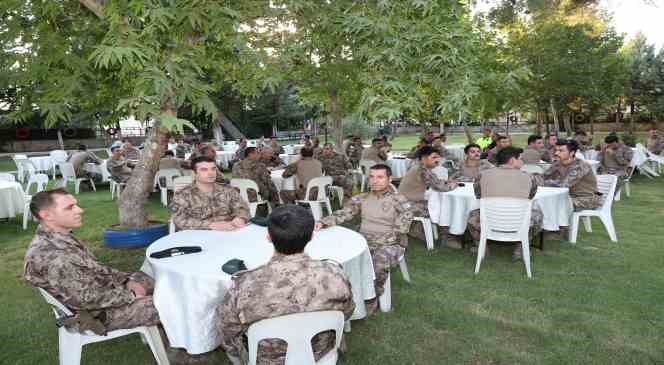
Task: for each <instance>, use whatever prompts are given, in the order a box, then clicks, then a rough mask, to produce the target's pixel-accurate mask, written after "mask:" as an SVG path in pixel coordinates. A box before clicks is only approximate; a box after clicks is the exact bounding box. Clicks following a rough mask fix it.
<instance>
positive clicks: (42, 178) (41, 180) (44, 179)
mask: <svg viewBox="0 0 664 365" xmlns="http://www.w3.org/2000/svg"><path fill="white" fill-rule="evenodd" d="M33 184H34V185H37V190H36V193H38V192H40V191H44V187H45V186H46V185H47V184H48V175H46V174H34V175H32V176H30V180H28V184H27V185H26V186H25V193H26V194H30V189H31V188H32V185H33Z"/></svg>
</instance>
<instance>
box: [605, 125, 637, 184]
mask: <svg viewBox="0 0 664 365" xmlns="http://www.w3.org/2000/svg"><path fill="white" fill-rule="evenodd" d="M604 142H605V145H604V146H602V151H601V152H600V153H599V170H598V173H600V174H611V175H616V176H618V177H621V178H622V177H626V176H627V175H629V172H628V171H629V168H630V163H631V162H632V157H633V156H634V151H632V149H631V148H630V147H629V146H625V145H624V144H622V143H621V142H620V139H618V136H615V135H609V136H606V138H605V139H604Z"/></svg>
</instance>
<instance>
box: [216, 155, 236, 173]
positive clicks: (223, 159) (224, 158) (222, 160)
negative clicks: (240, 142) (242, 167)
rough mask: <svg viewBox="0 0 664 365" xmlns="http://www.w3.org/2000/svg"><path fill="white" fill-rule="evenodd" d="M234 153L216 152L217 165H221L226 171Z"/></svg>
mask: <svg viewBox="0 0 664 365" xmlns="http://www.w3.org/2000/svg"><path fill="white" fill-rule="evenodd" d="M233 156H235V152H231V151H217V163H218V164H221V166H223V168H225V169H227V168H228V166H229V165H230V162H231V161H232V160H233Z"/></svg>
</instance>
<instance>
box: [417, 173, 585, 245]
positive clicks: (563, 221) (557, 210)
mask: <svg viewBox="0 0 664 365" xmlns="http://www.w3.org/2000/svg"><path fill="white" fill-rule="evenodd" d="M426 195H427V199H428V203H429V204H428V205H429V215H430V216H431V221H432V222H433V223H436V224H438V225H439V226H444V227H449V230H450V233H451V234H454V235H461V234H463V233H464V232H465V231H466V224H467V223H468V216H469V215H470V212H471V211H473V210H475V209H479V208H480V201H479V200H478V199H476V198H475V193H474V191H473V185H472V184H466V185H465V186H460V187H457V188H456V189H454V190H452V191H449V192H445V193H441V192H437V191H432V190H429V191H427V193H426ZM534 202H535V204H537V205H539V207H540V209H542V213H543V214H544V224H543V228H544V230H546V231H557V230H559V229H560V227H566V226H568V225H569V218H570V216H571V214H572V211H573V207H572V201H571V200H570V198H569V192H568V189H567V188H552V187H542V186H540V187H538V188H537V194H535V198H534Z"/></svg>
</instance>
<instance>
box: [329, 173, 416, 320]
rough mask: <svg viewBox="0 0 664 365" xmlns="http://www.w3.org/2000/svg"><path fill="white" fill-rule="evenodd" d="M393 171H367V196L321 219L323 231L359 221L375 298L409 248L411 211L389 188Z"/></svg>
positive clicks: (372, 305) (372, 303)
mask: <svg viewBox="0 0 664 365" xmlns="http://www.w3.org/2000/svg"><path fill="white" fill-rule="evenodd" d="M391 183H392V170H391V169H390V167H389V166H387V165H383V164H378V165H374V166H372V167H371V168H370V169H369V187H370V189H371V190H370V191H369V192H368V193H362V194H359V195H356V196H354V197H352V198H351V199H350V200H348V201H347V202H346V204H345V207H344V209H341V210H337V211H336V212H334V214H333V215H329V216H327V217H325V218H323V219H321V221H320V224H319V225H318V227H320V228H325V227H330V226H334V225H337V224H341V223H343V222H348V221H350V220H352V219H353V218H354V217H356V216H358V215H359V216H360V217H361V221H360V233H361V234H362V235H363V236H364V238H366V239H367V244H368V245H369V251H370V252H371V258H372V260H373V267H374V273H375V275H376V280H375V281H374V285H375V287H376V295H377V296H381V295H382V294H383V291H384V289H385V281H386V280H387V274H388V271H389V268H390V267H393V266H396V265H398V264H399V259H400V258H401V257H403V255H404V253H405V252H406V247H408V237H407V233H408V231H409V229H410V224H411V223H412V221H413V210H412V206H411V204H410V203H409V202H408V199H406V197H405V196H403V195H401V194H399V193H397V192H396V191H394V189H393V188H392V185H391ZM376 304H377V302H376V299H372V300H369V301H367V305H368V306H369V311H370V312H373V311H374V310H375V309H376Z"/></svg>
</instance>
